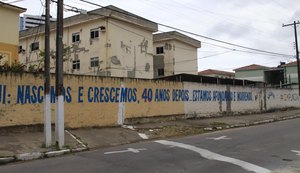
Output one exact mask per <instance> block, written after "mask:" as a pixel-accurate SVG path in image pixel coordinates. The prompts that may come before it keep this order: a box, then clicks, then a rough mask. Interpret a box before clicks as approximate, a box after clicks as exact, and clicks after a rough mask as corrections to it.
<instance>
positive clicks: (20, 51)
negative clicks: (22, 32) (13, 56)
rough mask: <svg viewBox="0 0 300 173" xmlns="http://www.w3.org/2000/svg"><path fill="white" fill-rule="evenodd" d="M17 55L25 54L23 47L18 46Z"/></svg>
mask: <svg viewBox="0 0 300 173" xmlns="http://www.w3.org/2000/svg"><path fill="white" fill-rule="evenodd" d="M18 52H19V53H25V50H24V49H23V46H22V45H20V46H19V51H18Z"/></svg>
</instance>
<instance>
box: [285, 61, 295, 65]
mask: <svg viewBox="0 0 300 173" xmlns="http://www.w3.org/2000/svg"><path fill="white" fill-rule="evenodd" d="M296 65H297V61H293V62H289V63H287V64H285V65H283V66H296Z"/></svg>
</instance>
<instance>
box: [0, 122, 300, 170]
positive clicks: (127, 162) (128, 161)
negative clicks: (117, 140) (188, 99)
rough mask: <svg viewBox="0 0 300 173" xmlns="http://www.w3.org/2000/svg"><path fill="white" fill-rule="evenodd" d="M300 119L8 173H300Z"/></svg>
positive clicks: (126, 147) (159, 142)
mask: <svg viewBox="0 0 300 173" xmlns="http://www.w3.org/2000/svg"><path fill="white" fill-rule="evenodd" d="M299 127H300V119H293V120H288V121H282V122H276V123H271V124H265V125H259V126H252V127H246V128H238V129H229V130H223V131H218V132H213V133H206V134H203V135H197V136H190V137H183V138H177V139H163V140H156V141H147V142H142V143H136V144H130V145H124V146H118V147H112V148H105V149H98V150H92V151H88V152H82V153H78V154H74V155H66V156H63V157H57V158H49V159H42V160H36V161H29V162H24V163H14V164H9V165H4V166H1V167H0V172H1V173H2V172H3V173H21V172H22V173H24V172H25V173H40V172H43V173H50V172H59V173H99V172H110V173H114V172H122V173H134V172H137V173H138V172H147V173H155V172H157V173H162V172H165V173H185V172H189V173H194V172H203V173H205V172H207V173H244V172H245V173H246V172H257V173H268V172H293V173H295V172H297V171H298V172H299V171H300V145H299V143H300V135H299Z"/></svg>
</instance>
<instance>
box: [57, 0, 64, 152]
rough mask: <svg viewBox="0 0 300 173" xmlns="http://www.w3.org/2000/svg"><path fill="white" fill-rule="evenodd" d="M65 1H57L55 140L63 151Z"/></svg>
mask: <svg viewBox="0 0 300 173" xmlns="http://www.w3.org/2000/svg"><path fill="white" fill-rule="evenodd" d="M63 6H64V2H63V0H58V1H57V23H56V80H55V91H56V92H55V94H56V95H55V96H56V98H55V101H56V102H55V103H56V119H55V121H56V122H55V138H56V145H58V147H59V148H60V149H61V148H62V147H63V146H64V143H65V136H64V95H63V90H64V86H63V48H64V45H63V27H64V26H63V20H64V18H63V12H64V11H63V10H64V7H63Z"/></svg>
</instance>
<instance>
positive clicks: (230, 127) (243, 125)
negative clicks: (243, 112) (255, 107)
mask: <svg viewBox="0 0 300 173" xmlns="http://www.w3.org/2000/svg"><path fill="white" fill-rule="evenodd" d="M296 118H300V115H293V116H287V117H280V118H272V119H267V120H261V121H255V122H252V123H244V124H233V125H228V126H226V127H225V128H224V127H218V126H217V127H205V128H203V130H204V131H217V130H223V129H233V128H239V127H249V126H255V125H261V124H267V123H272V122H277V121H285V120H291V119H296Z"/></svg>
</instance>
